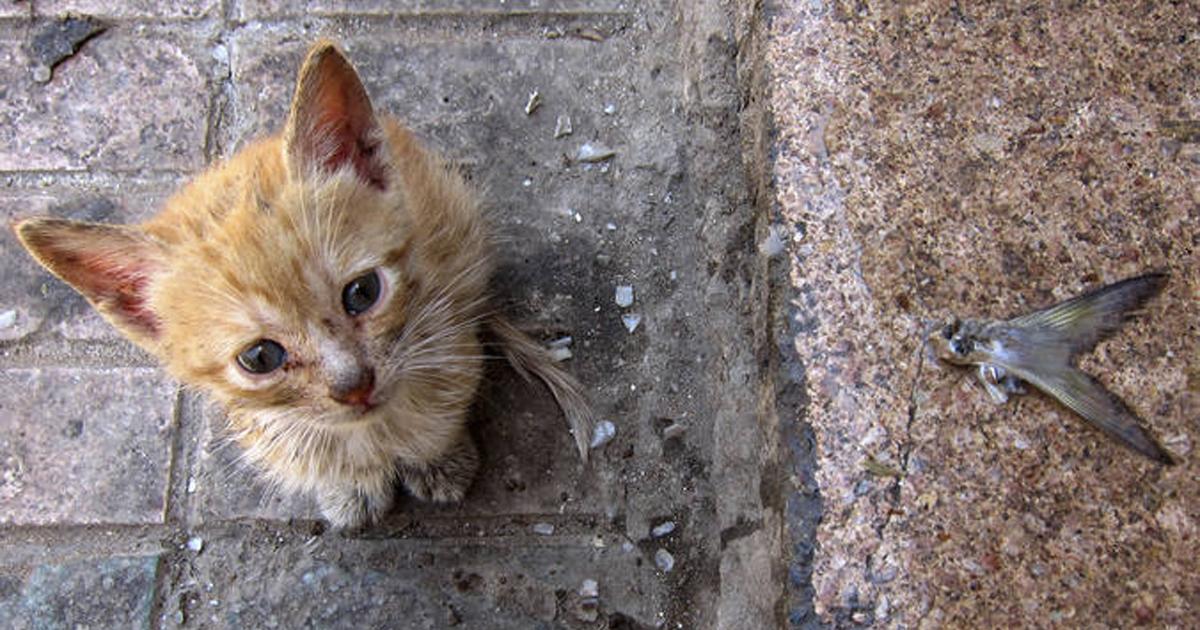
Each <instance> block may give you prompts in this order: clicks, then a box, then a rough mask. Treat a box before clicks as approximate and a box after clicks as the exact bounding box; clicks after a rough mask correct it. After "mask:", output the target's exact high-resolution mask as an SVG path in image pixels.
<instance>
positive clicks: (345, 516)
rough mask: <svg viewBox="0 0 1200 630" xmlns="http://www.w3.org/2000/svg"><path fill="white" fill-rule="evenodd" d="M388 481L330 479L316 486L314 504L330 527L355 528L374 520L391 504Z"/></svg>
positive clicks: (390, 488) (390, 486)
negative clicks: (361, 482) (357, 481)
mask: <svg viewBox="0 0 1200 630" xmlns="http://www.w3.org/2000/svg"><path fill="white" fill-rule="evenodd" d="M394 498H395V497H394V495H393V489H392V484H391V483H390V481H387V480H385V481H382V482H381V483H371V484H355V483H345V482H342V483H338V482H330V483H327V484H325V485H323V486H321V487H320V488H318V489H317V505H319V506H320V507H321V514H322V515H324V516H325V518H326V519H327V520H328V521H329V524H330V525H331V526H333V528H334V529H357V528H359V527H364V526H366V525H369V524H371V523H374V522H377V521H378V520H379V519H380V518H382V517H383V515H384V514H387V512H388V510H390V509H391V507H392V502H393V500H394Z"/></svg>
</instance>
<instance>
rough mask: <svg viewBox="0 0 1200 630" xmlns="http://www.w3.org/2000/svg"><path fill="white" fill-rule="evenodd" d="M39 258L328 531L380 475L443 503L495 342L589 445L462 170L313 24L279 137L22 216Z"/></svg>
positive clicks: (456, 483)
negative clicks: (504, 305)
mask: <svg viewBox="0 0 1200 630" xmlns="http://www.w3.org/2000/svg"><path fill="white" fill-rule="evenodd" d="M15 228H16V232H17V235H18V237H19V238H20V240H21V242H22V243H23V244H24V245H25V247H26V248H27V249H28V250H29V251H30V252H31V253H32V254H33V256H34V257H35V258H37V260H38V261H39V262H40V263H41V264H43V265H44V266H45V267H46V268H47V269H49V270H50V271H51V272H52V273H54V274H55V275H56V276H58V277H60V278H62V279H63V280H64V281H66V282H67V283H69V284H70V285H71V286H73V287H74V288H75V289H76V290H78V291H79V292H80V293H82V294H83V295H84V297H86V298H87V299H88V301H89V302H90V303H91V304H92V305H93V306H94V307H95V308H96V310H97V311H99V312H100V313H101V314H102V315H103V316H104V317H105V318H106V319H108V321H110V322H111V323H112V324H113V325H114V326H116V327H117V328H118V329H119V330H120V331H121V332H122V333H123V334H125V335H126V336H127V337H129V339H131V340H132V341H133V342H134V343H136V344H137V345H139V346H141V347H142V348H144V349H146V350H147V351H149V352H150V353H151V354H153V355H154V356H156V357H157V358H158V359H160V360H161V361H162V362H163V363H164V364H165V365H166V367H167V369H168V370H169V371H170V372H171V374H172V375H174V376H175V377H176V378H177V379H179V380H180V381H182V382H183V383H185V384H188V385H191V386H195V387H197V388H199V389H201V390H203V391H205V392H207V393H208V394H209V395H211V396H212V397H213V398H215V399H216V400H217V401H219V402H220V403H221V404H222V405H223V406H224V407H225V409H226V411H227V417H228V429H229V432H230V434H231V435H232V436H233V438H234V439H235V440H236V441H237V442H238V443H239V444H240V445H241V447H242V448H243V449H244V450H245V455H246V457H247V459H248V460H249V461H251V462H253V463H254V464H256V465H257V466H258V467H260V468H261V469H262V470H263V471H264V472H265V473H266V475H267V477H268V478H269V479H270V480H272V481H273V482H275V483H277V484H278V485H279V486H280V487H282V488H283V489H285V490H289V491H303V492H311V493H314V494H315V496H316V499H317V501H318V503H319V504H320V507H321V511H322V513H323V514H324V515H325V517H326V518H327V519H328V520H329V521H330V522H331V524H332V525H333V526H335V527H338V528H346V527H359V526H362V525H366V524H368V523H370V522H371V521H373V520H375V519H377V518H379V517H380V516H381V515H382V514H384V513H385V512H387V510H388V509H389V508H390V507H391V504H392V497H393V487H394V483H395V482H396V481H397V480H398V481H400V482H402V483H403V484H404V486H405V487H407V488H408V490H409V491H410V492H411V493H412V494H413V495H415V496H416V497H418V498H421V499H425V500H433V501H457V500H459V499H461V498H462V497H463V495H464V493H465V492H466V490H467V488H468V486H469V485H470V483H471V480H472V478H473V477H474V475H475V471H476V468H477V467H478V456H477V453H476V450H475V445H474V444H473V443H472V441H471V438H470V436H469V435H468V433H467V430H466V421H467V413H468V409H469V407H470V406H471V404H472V400H473V399H474V397H475V394H476V390H477V388H478V387H479V383H480V379H481V376H482V373H483V362H484V359H485V350H484V345H483V343H482V342H481V336H483V335H484V334H485V333H490V335H491V336H492V337H493V338H494V339H495V340H496V341H497V342H498V346H499V347H500V349H501V350H502V352H503V354H504V356H505V357H506V358H507V359H508V361H509V362H510V363H511V364H512V365H513V366H514V367H515V368H516V369H517V371H518V372H520V373H521V374H522V375H524V376H529V375H530V374H532V375H534V376H537V377H539V378H540V379H541V380H542V381H543V382H544V383H545V384H546V385H547V386H548V387H549V389H550V391H551V392H552V393H553V394H554V396H555V398H556V399H557V401H558V403H559V405H560V406H561V407H562V409H563V412H564V414H565V415H566V419H567V421H568V424H569V426H570V429H571V431H572V432H573V433H574V435H575V442H576V446H577V447H578V449H579V454H580V456H581V457H583V458H584V459H585V460H586V458H587V439H588V437H589V436H590V434H591V425H592V415H591V411H590V409H589V407H588V405H587V402H586V399H585V398H584V396H583V394H582V393H581V389H580V386H579V384H578V382H577V381H575V379H574V378H572V377H571V376H570V375H568V374H567V373H565V372H564V371H562V370H561V369H560V368H559V367H558V366H557V365H556V364H555V363H554V362H553V360H552V359H551V358H550V356H549V355H548V353H547V352H546V351H545V350H543V348H542V347H541V346H539V345H537V344H536V343H534V342H533V341H531V340H530V339H529V338H528V337H526V336H525V335H524V334H523V333H521V332H519V331H518V330H517V329H516V328H514V327H513V326H512V325H511V324H509V323H508V322H507V321H506V320H505V319H503V318H502V317H501V316H500V315H498V314H497V313H496V312H495V311H494V310H492V307H491V304H490V299H489V293H488V281H489V277H490V275H491V273H492V267H493V262H492V261H493V257H492V256H493V255H492V235H491V233H490V232H489V230H488V226H487V225H486V224H485V222H484V220H483V217H482V214H481V211H480V206H479V202H478V200H477V199H476V197H475V196H474V195H473V194H472V192H471V191H470V190H469V189H468V187H467V185H466V183H465V182H464V181H463V179H462V178H461V177H460V176H459V175H458V174H457V173H455V172H454V171H452V170H450V169H448V168H447V167H446V165H445V164H444V163H443V162H442V161H441V160H440V159H439V158H438V157H437V156H435V155H434V154H432V153H430V152H429V151H428V150H426V149H425V148H424V147H422V146H421V145H420V144H419V143H418V141H417V140H416V139H415V138H414V137H413V134H412V133H411V132H410V131H409V130H407V129H405V128H404V127H403V126H401V124H400V123H399V122H397V121H396V120H394V119H392V118H389V117H384V116H378V115H376V113H375V111H374V109H373V108H372V106H371V102H370V100H369V98H368V96H367V92H366V90H365V88H364V87H363V85H362V82H361V81H360V79H359V77H358V75H357V73H356V72H355V71H354V68H353V67H352V66H351V65H350V63H349V61H347V60H346V58H345V57H344V56H343V54H342V53H341V52H340V51H339V50H338V48H337V47H336V46H335V45H334V44H332V43H330V42H325V41H323V42H319V43H317V44H316V45H315V46H313V48H312V49H311V50H310V51H309V53H308V56H307V58H306V59H305V61H304V64H303V66H302V67H301V69H300V74H299V78H298V79H297V83H296V91H295V95H294V97H293V101H292V107H291V112H290V113H289V115H288V120H287V124H286V127H285V128H284V131H283V133H282V134H280V135H277V136H273V137H269V138H266V139H263V140H260V141H258V142H257V143H254V144H251V145H250V146H248V147H246V148H245V149H243V150H242V151H240V152H239V153H238V154H237V155H235V156H234V157H233V158H231V159H230V160H228V161H227V162H225V163H223V164H218V165H216V166H214V167H212V168H211V169H210V170H208V171H207V172H205V173H203V174H201V175H200V176H199V177H197V178H196V179H195V180H194V181H192V182H191V183H190V184H188V185H187V186H185V187H184V188H183V189H182V190H180V191H179V192H178V193H176V195H175V196H174V197H173V198H172V199H170V200H169V201H168V202H167V204H166V208H165V209H164V210H162V212H161V213H159V214H158V215H157V216H155V217H154V218H152V219H150V220H148V221H146V222H145V223H143V224H141V225H136V226H115V225H102V224H93V223H79V222H73V221H66V220H62V219H52V218H33V219H27V220H25V221H21V222H19V223H17V224H16V226H15Z"/></svg>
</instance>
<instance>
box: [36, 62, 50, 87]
mask: <svg viewBox="0 0 1200 630" xmlns="http://www.w3.org/2000/svg"><path fill="white" fill-rule="evenodd" d="M51 76H53V75H52V74H51V73H50V66H37V67H35V68H34V69H33V80H34V81H37V82H38V83H49V82H50V77H51Z"/></svg>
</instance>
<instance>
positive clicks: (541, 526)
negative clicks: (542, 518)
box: [533, 523, 554, 536]
mask: <svg viewBox="0 0 1200 630" xmlns="http://www.w3.org/2000/svg"><path fill="white" fill-rule="evenodd" d="M533 533H535V534H537V535H539V536H550V535H552V534H554V526H553V525H551V524H550V523H534V524H533Z"/></svg>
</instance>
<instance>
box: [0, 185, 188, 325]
mask: <svg viewBox="0 0 1200 630" xmlns="http://www.w3.org/2000/svg"><path fill="white" fill-rule="evenodd" d="M170 190H171V186H170V184H167V185H163V184H150V185H146V184H136V183H135V184H133V185H124V186H122V185H121V183H120V182H119V181H118V182H94V183H91V184H89V185H85V186H80V187H70V186H49V187H46V188H18V189H5V190H0V223H4V224H8V223H9V222H11V221H13V220H16V219H18V218H25V217H31V216H55V217H63V218H69V219H75V220H78V221H98V222H102V223H134V222H137V221H140V220H142V219H144V218H146V217H148V216H150V215H153V214H154V213H155V212H157V210H158V208H159V206H160V205H161V204H162V202H163V201H164V200H165V199H166V197H167V196H168V195H169V193H170ZM0 268H3V269H4V270H5V273H4V282H0V340H12V339H20V338H22V337H25V336H27V335H29V334H30V333H33V332H35V331H39V330H44V331H49V332H53V333H56V334H58V335H61V336H62V337H64V338H67V339H80V340H100V339H104V340H111V339H118V338H121V336H120V334H119V333H118V332H117V331H116V330H115V329H114V328H113V327H112V326H110V325H109V324H108V322H105V321H104V320H103V318H101V317H100V316H99V315H98V314H97V313H96V312H95V310H93V309H92V307H91V306H90V305H89V304H88V303H87V301H86V300H84V299H83V296H81V295H79V294H78V293H76V292H75V290H74V289H72V288H71V287H70V286H68V285H67V284H66V283H65V282H62V281H61V280H59V279H57V278H55V277H54V276H52V275H51V274H50V272H48V271H46V270H45V269H43V268H42V267H41V265H38V264H37V263H36V262H35V261H34V260H33V257H32V256H30V255H29V254H28V253H27V252H26V251H25V249H24V248H23V247H21V244H20V243H19V242H18V241H17V238H16V236H15V235H14V234H13V233H12V231H11V230H0Z"/></svg>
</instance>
